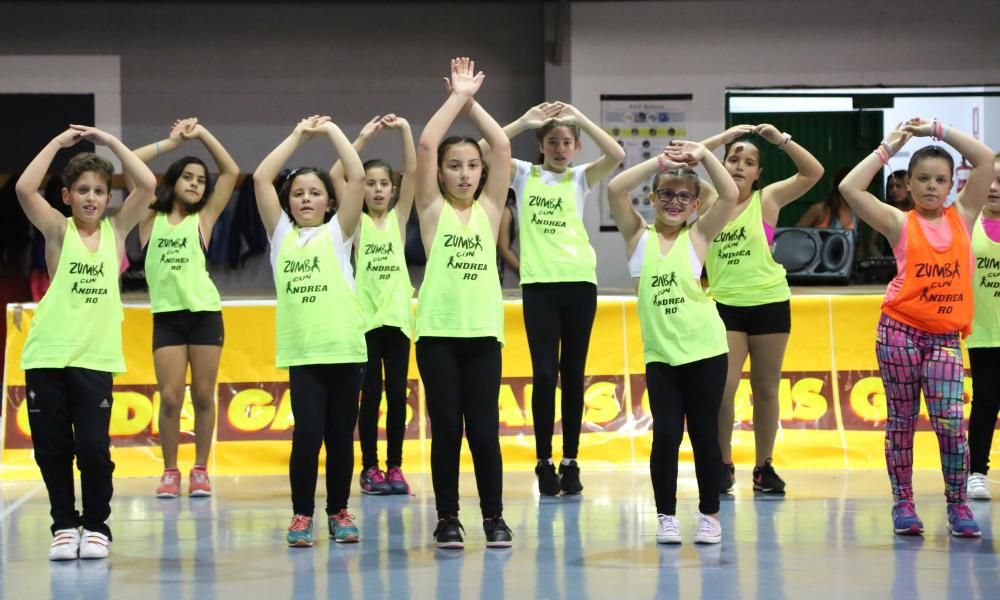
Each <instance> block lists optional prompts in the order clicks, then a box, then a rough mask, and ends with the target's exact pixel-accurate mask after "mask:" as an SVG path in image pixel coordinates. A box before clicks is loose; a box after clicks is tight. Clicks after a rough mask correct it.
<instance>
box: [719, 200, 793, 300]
mask: <svg viewBox="0 0 1000 600" xmlns="http://www.w3.org/2000/svg"><path fill="white" fill-rule="evenodd" d="M705 267H706V269H707V270H708V283H709V288H708V295H709V296H711V297H712V298H714V299H715V300H716V301H717V302H721V303H722V304H728V305H730V306H759V305H761V304H770V303H772V302H781V301H783V300H788V299H789V298H791V297H792V292H791V290H790V289H789V288H788V281H787V280H786V279H785V268H784V267H782V266H781V265H779V264H778V263H777V262H775V260H774V258H773V257H772V256H771V248H770V246H769V245H768V243H767V235H766V234H765V233H764V221H763V215H762V213H761V207H760V190H757V191H755V192H754V193H753V196H751V197H750V201H749V203H748V205H747V207H746V208H745V209H744V210H743V212H742V213H741V214H740V215H739V216H737V217H736V218H735V219H733V220H732V221H730V222H729V223H728V224H726V226H725V228H723V230H722V232H721V233H720V234H719V235H717V236H715V239H714V240H712V243H711V244H710V245H709V247H708V256H706V257H705Z"/></svg>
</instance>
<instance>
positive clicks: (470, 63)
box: [450, 57, 486, 98]
mask: <svg viewBox="0 0 1000 600" xmlns="http://www.w3.org/2000/svg"><path fill="white" fill-rule="evenodd" d="M485 78H486V75H484V74H483V72H482V71H479V72H478V73H477V72H476V61H474V60H472V59H470V58H468V57H461V58H453V59H452V60H451V82H450V85H451V93H453V94H457V95H459V96H465V97H466V98H471V97H472V96H474V95H475V94H476V92H478V91H479V87H480V86H481V85H483V79H485Z"/></svg>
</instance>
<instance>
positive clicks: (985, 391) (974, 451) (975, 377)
mask: <svg viewBox="0 0 1000 600" xmlns="http://www.w3.org/2000/svg"><path fill="white" fill-rule="evenodd" d="M969 365H970V366H971V367H972V412H971V413H970V414H969V472H971V473H982V474H983V475H985V474H986V473H987V472H988V471H989V470H990V448H991V447H992V446H993V431H994V430H995V429H996V426H997V414H998V413H1000V348H969Z"/></svg>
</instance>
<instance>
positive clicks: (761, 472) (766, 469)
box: [753, 458, 785, 494]
mask: <svg viewBox="0 0 1000 600" xmlns="http://www.w3.org/2000/svg"><path fill="white" fill-rule="evenodd" d="M753 489H754V490H756V491H758V492H764V493H765V494H784V493H785V482H784V480H782V479H781V477H778V474H777V473H775V472H774V467H772V466H771V459H770V458H769V459H767V460H765V461H764V466H763V467H754V468H753Z"/></svg>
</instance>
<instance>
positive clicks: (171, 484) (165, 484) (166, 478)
mask: <svg viewBox="0 0 1000 600" xmlns="http://www.w3.org/2000/svg"><path fill="white" fill-rule="evenodd" d="M180 495H181V472H180V471H178V470H177V469H176V468H175V469H164V470H163V476H162V477H160V485H159V486H157V488H156V497H157V498H176V497H178V496H180Z"/></svg>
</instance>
